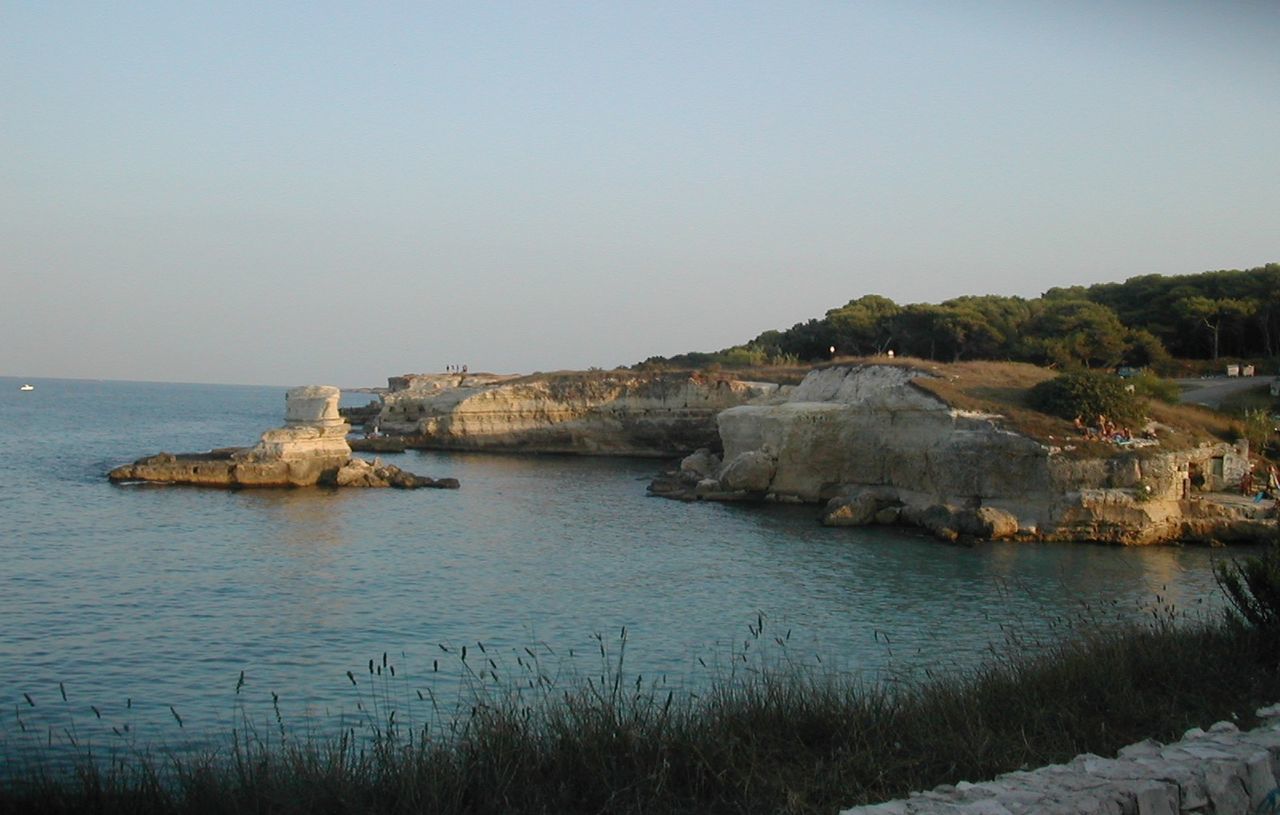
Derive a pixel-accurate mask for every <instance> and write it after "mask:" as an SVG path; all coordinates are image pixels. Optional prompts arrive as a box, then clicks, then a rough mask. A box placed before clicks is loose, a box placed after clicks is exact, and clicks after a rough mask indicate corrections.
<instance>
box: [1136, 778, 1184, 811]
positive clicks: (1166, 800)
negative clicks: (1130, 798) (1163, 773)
mask: <svg viewBox="0 0 1280 815" xmlns="http://www.w3.org/2000/svg"><path fill="white" fill-rule="evenodd" d="M1134 802H1135V803H1136V804H1137V805H1138V815H1178V787H1177V785H1176V784H1161V783H1160V782H1158V781H1153V782H1151V783H1148V784H1144V785H1142V786H1140V787H1139V788H1138V789H1136V790H1134Z"/></svg>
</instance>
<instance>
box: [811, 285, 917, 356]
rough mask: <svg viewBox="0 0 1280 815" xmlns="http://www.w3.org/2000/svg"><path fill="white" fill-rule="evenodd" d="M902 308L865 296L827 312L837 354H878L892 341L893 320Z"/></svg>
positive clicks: (885, 300)
mask: <svg viewBox="0 0 1280 815" xmlns="http://www.w3.org/2000/svg"><path fill="white" fill-rule="evenodd" d="M901 310H902V309H900V308H899V307H898V304H897V303H895V302H893V301H892V300H890V299H889V298H887V297H881V296H880V295H878V294H868V295H865V296H863V297H859V298H858V299H857V300H850V301H849V302H848V303H846V304H845V305H844V306H842V307H841V308H837V309H832V310H831V311H828V312H827V325H828V326H830V328H831V333H832V336H833V340H832V344H833V345H835V347H836V352H837V353H839V354H879V353H883V352H884V351H886V350H887V349H888V346H889V342H890V340H892V339H893V322H892V321H893V318H894V317H896V316H897V315H898V312H900V311H901Z"/></svg>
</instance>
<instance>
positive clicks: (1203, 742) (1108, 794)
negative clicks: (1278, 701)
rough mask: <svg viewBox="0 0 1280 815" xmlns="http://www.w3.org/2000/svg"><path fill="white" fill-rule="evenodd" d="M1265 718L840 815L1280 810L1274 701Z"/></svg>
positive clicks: (1151, 814)
mask: <svg viewBox="0 0 1280 815" xmlns="http://www.w3.org/2000/svg"><path fill="white" fill-rule="evenodd" d="M1258 716H1259V717H1262V718H1263V720H1264V722H1263V725H1262V726H1260V727H1258V728H1256V729H1254V730H1249V731H1241V730H1240V729H1239V728H1237V727H1236V726H1235V725H1234V724H1232V723H1230V722H1218V723H1217V724H1215V725H1214V726H1213V727H1211V728H1209V730H1208V732H1206V731H1204V730H1200V729H1199V728H1196V729H1194V730H1189V731H1187V733H1186V734H1185V735H1184V736H1183V738H1182V740H1181V741H1179V742H1176V743H1174V744H1169V745H1163V744H1160V743H1159V742H1156V741H1152V740H1150V739H1148V740H1146V741H1142V742H1139V743H1137V744H1131V745H1129V746H1128V747H1125V748H1122V749H1121V750H1120V752H1119V754H1118V755H1117V757H1116V758H1102V757H1101V756H1095V755H1092V754H1085V755H1082V756H1077V757H1076V758H1075V759H1073V760H1072V761H1070V762H1069V763H1067V764H1053V765H1050V766H1048V767H1041V768H1040V769H1038V770H1032V771H1027V772H1015V773H1008V774H1006V775H1002V776H1000V777H999V778H997V779H996V780H994V781H988V782H984V783H982V784H970V783H967V782H963V781H962V782H960V783H959V784H956V785H955V786H951V785H944V786H942V787H939V788H937V789H936V790H933V791H931V792H924V793H912V795H911V797H910V798H907V799H905V800H899V801H889V802H887V803H883V804H875V805H872V806H860V807H854V808H853V809H847V810H844V812H842V813H841V815H1024V814H1025V815H1032V814H1033V813H1035V814H1036V815H1178V813H1204V815H1209V813H1212V815H1247V813H1277V812H1280V788H1278V787H1277V784H1276V779H1277V777H1280V705H1272V706H1271V707H1269V708H1263V709H1262V710H1259V711H1258Z"/></svg>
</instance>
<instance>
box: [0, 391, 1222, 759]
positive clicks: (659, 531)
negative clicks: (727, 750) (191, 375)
mask: <svg viewBox="0 0 1280 815" xmlns="http://www.w3.org/2000/svg"><path fill="white" fill-rule="evenodd" d="M19 384H20V383H19V381H18V380H16V379H7V378H0V450H2V451H3V453H2V454H0V519H2V520H3V524H4V528H3V532H2V533H0V554H2V556H3V558H2V561H0V562H2V563H3V572H2V573H0V574H2V578H0V620H2V621H3V625H2V626H0V701H2V702H3V703H4V714H3V715H4V717H5V718H4V720H3V724H0V748H3V749H4V750H5V751H6V754H7V755H8V756H9V757H12V756H13V755H14V754H16V753H18V752H20V751H22V750H25V749H28V748H29V747H30V746H31V745H32V744H33V743H37V742H46V743H47V742H53V743H55V744H57V743H61V742H64V741H68V740H70V739H72V738H75V739H76V740H77V741H78V742H79V743H81V744H84V743H92V744H96V745H103V746H110V745H112V744H116V743H124V742H127V743H129V744H132V745H138V744H149V743H153V742H158V743H164V744H178V743H198V742H199V741H200V740H201V739H206V738H213V739H215V740H216V739H221V738H223V737H224V736H225V735H226V734H227V733H229V732H230V730H231V728H233V727H236V726H242V725H243V723H244V720H245V718H246V717H247V718H248V719H249V720H250V721H251V722H253V723H256V724H257V725H258V726H265V727H266V728H267V729H268V730H270V729H271V728H274V727H275V726H276V720H275V716H276V707H277V705H278V707H279V710H280V716H281V718H282V719H283V720H285V722H286V724H287V725H288V726H289V727H290V728H291V729H294V730H297V729H300V728H305V729H306V730H308V731H321V732H323V731H327V730H330V729H331V728H333V727H335V726H347V725H350V724H351V723H352V722H359V721H361V720H362V717H364V716H366V715H368V713H369V711H370V710H371V709H372V707H373V705H374V704H375V703H377V704H378V705H379V706H380V708H379V709H380V710H381V715H384V716H385V715H386V713H387V710H386V708H387V707H388V705H389V706H391V707H395V706H398V705H402V706H403V707H404V708H405V709H406V710H407V712H402V713H401V714H400V721H405V720H406V718H410V719H411V718H413V717H415V716H416V717H418V718H419V719H421V718H423V717H425V716H427V715H429V714H428V713H425V712H424V710H423V709H422V708H421V707H420V706H421V705H423V704H428V703H429V701H430V699H431V698H432V696H433V695H434V697H435V698H436V699H437V700H441V699H444V700H446V701H444V702H440V704H441V705H442V706H444V707H445V708H447V709H448V708H449V706H450V705H452V704H453V702H452V701H448V700H450V699H454V698H456V696H457V694H456V689H457V686H458V685H459V683H462V684H466V683H471V684H472V685H473V686H474V684H475V683H477V682H480V681H481V680H480V679H477V676H480V675H481V674H485V672H488V671H493V672H494V673H497V674H498V675H499V677H502V678H504V679H505V680H507V681H508V682H510V681H512V680H517V679H520V678H522V677H524V678H527V676H526V675H527V674H528V671H527V669H526V667H525V666H526V665H527V664H528V663H530V662H531V661H532V660H531V659H530V658H529V653H530V652H532V653H534V654H536V655H537V657H538V667H537V669H536V671H537V672H542V673H546V674H549V675H553V676H554V675H558V676H559V677H560V680H561V681H570V682H571V681H574V679H573V678H574V677H578V678H581V677H585V676H588V675H592V674H598V673H599V671H600V667H601V666H600V648H601V644H602V643H603V645H604V646H605V647H606V648H607V650H608V653H609V658H610V659H616V657H617V654H618V651H619V650H620V645H621V639H620V635H621V631H622V629H623V628H624V627H625V628H626V630H627V644H626V654H625V662H624V669H625V671H626V673H627V675H628V681H631V680H632V679H634V678H635V677H637V676H639V677H641V680H640V681H641V682H643V683H645V684H648V683H651V682H659V683H661V682H665V683H666V684H668V685H670V686H672V687H678V688H684V689H694V690H696V688H697V687H699V686H700V685H701V684H703V683H705V682H706V681H708V678H709V677H711V676H713V675H716V674H721V675H723V674H724V673H725V672H727V671H728V670H731V668H730V666H731V665H733V664H734V661H735V660H740V658H741V654H740V652H741V651H742V649H743V648H744V643H749V644H750V645H749V647H755V648H756V649H757V650H759V648H760V647H761V646H762V644H763V643H769V644H770V647H771V648H772V649H773V651H774V653H775V654H781V655H784V656H785V657H786V658H788V659H792V660H796V661H802V662H804V663H806V664H814V663H816V661H817V660H819V659H821V660H823V664H824V665H827V666H831V667H832V668H834V669H839V670H842V671H849V672H858V673H861V674H862V675H864V676H865V677H868V678H870V679H872V680H884V679H886V678H888V677H892V676H897V675H900V674H902V673H904V672H907V671H911V670H918V669H920V668H921V667H928V668H930V669H931V670H933V671H935V672H944V671H948V670H955V669H961V668H963V667H965V666H970V665H973V664H975V663H976V661H978V660H980V659H981V658H982V656H983V655H984V654H985V653H987V652H988V649H989V647H990V646H992V645H993V644H995V645H997V646H999V645H1001V644H1002V643H1004V642H1005V635H1006V632H1007V631H1009V630H1016V631H1018V632H1020V633H1022V634H1024V635H1031V636H1036V635H1044V636H1055V635H1056V632H1058V631H1060V630H1061V629H1060V626H1061V622H1062V620H1064V619H1069V618H1072V617H1073V616H1074V615H1076V614H1078V613H1079V612H1080V611H1081V609H1083V608H1086V607H1087V608H1089V609H1091V613H1098V614H1103V615H1105V616H1108V617H1117V616H1118V617H1122V618H1123V617H1137V616H1142V615H1145V614H1149V613H1151V609H1152V608H1153V606H1154V605H1155V603H1156V602H1157V599H1156V598H1157V595H1159V596H1160V598H1161V599H1162V600H1163V601H1166V602H1171V603H1173V604H1176V605H1177V606H1178V607H1181V608H1190V609H1195V608H1197V607H1198V608H1204V606H1205V604H1212V603H1215V602H1217V600H1216V599H1214V596H1215V589H1214V583H1213V578H1212V574H1211V553H1210V552H1209V551H1207V550H1204V549H1180V548H1149V549H1135V550H1123V549H1113V548H1102V547H1096V546H1088V545H1026V544H1023V545H1012V544H984V545H980V546H977V547H975V548H972V549H961V548H952V547H947V546H943V545H940V544H938V543H936V542H934V541H932V540H929V539H927V538H923V537H920V536H918V535H914V534H911V533H909V532H897V531H891V530H883V529H826V528H823V527H821V526H820V525H819V524H818V523H817V522H816V520H815V516H816V509H815V508H813V507H801V508H796V507H781V506H766V507H745V506H736V505H718V504H682V503H676V502H671V501H664V500H660V499H654V498H648V497H646V495H645V485H646V482H647V480H648V477H649V476H650V475H651V474H652V473H653V472H654V471H655V469H656V468H657V467H658V466H659V464H658V463H657V462H653V461H636V460H615V459H590V458H571V457H527V456H489V455H463V454H443V453H407V454H403V455H395V456H389V457H388V459H390V460H393V461H394V463H396V464H398V465H400V466H402V467H405V468H406V469H409V470H412V471H414V472H417V473H420V474H423V475H429V476H433V477H443V476H452V477H455V478H458V479H459V480H460V481H461V482H462V488H461V489H460V490H458V491H436V490H419V491H415V492H404V491H396V490H368V491H362V490H348V491H332V490H323V489H311V490H280V491H275V490H269V491H241V492H228V491H220V490H210V489H196V488H182V487H140V486H123V487H122V486H114V485H111V484H109V483H108V482H107V480H106V478H105V473H106V471H107V470H108V469H109V468H110V467H111V466H114V465H116V464H119V463H123V462H126V461H130V460H132V459H134V458H137V457H139V456H141V455H145V454H150V453H154V452H158V451H161V450H165V451H170V452H183V451H194V450H206V449H209V448H212V447H220V446H228V445H234V444H250V443H252V442H254V441H256V439H257V436H258V434H259V433H260V432H261V431H262V430H265V429H267V428H269V427H274V426H277V425H279V424H280V423H281V421H282V418H283V411H284V388H261V387H229V386H207V385H174V384H145V383H124V382H91V381H67V380H33V384H35V385H36V390H35V391H33V392H28V393H22V392H20V391H19V390H18V385H19ZM352 401H353V403H363V402H364V401H367V397H365V396H363V395H359V394H356V395H354V397H353V399H352ZM761 618H763V620H764V623H765V636H764V637H762V638H760V639H759V640H756V639H755V638H754V637H753V635H752V632H751V630H750V628H749V626H750V627H754V626H755V625H757V623H758V621H759V620H760V619H761ZM788 632H789V637H788ZM597 634H598V635H599V636H600V639H599V640H597V639H595V635H597ZM774 637H777V638H778V639H780V640H782V641H783V642H782V644H781V645H780V644H779V643H777V642H776V641H775V640H774ZM478 643H483V652H482V651H481V647H480V646H479V645H478ZM463 646H467V647H468V648H469V655H468V662H467V663H466V665H463V664H462V663H461V661H460V656H461V649H462V647H463ZM526 648H527V649H528V650H527V651H526V650H525V649H526ZM446 649H447V650H446ZM384 653H385V654H387V665H388V669H387V670H386V671H385V672H384V674H383V675H382V676H381V677H379V676H377V675H376V670H377V668H380V667H381V665H382V661H383V654H384ZM491 659H492V660H493V662H492V663H490V662H489V660H491ZM370 660H373V661H374V663H375V675H374V676H371V675H370V670H369V663H370ZM704 663H705V664H704ZM391 667H395V668H396V670H397V674H396V677H395V678H394V680H392V679H391V678H390V668H391ZM495 669H496V670H495ZM348 671H351V672H352V675H353V676H354V677H355V679H356V681H357V682H358V683H359V684H358V685H356V686H353V684H352V681H351V679H349V678H348V676H347V672H348ZM241 672H243V674H244V684H243V686H242V687H241V688H240V689H239V691H238V692H237V685H238V684H239V680H240V677H241ZM566 675H568V679H566V678H565V676H566ZM484 681H489V680H484ZM418 691H422V692H423V694H424V697H425V698H426V700H427V701H426V702H419V701H418V697H417V694H418ZM64 692H65V694H66V700H65V701H64V700H63V693H64ZM272 694H275V695H276V697H275V698H276V699H277V700H278V702H273V696H272ZM28 697H29V698H28ZM33 703H34V704H33ZM95 709H96V710H95ZM99 715H100V717H99ZM178 718H181V719H182V724H181V726H179V724H178V721H177V720H178ZM126 725H128V730H127V731H126V730H125V726H126Z"/></svg>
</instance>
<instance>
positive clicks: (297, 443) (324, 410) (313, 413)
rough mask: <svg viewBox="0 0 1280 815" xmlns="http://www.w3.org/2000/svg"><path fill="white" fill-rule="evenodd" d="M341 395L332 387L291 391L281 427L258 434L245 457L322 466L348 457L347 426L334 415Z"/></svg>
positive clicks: (320, 386)
mask: <svg viewBox="0 0 1280 815" xmlns="http://www.w3.org/2000/svg"><path fill="white" fill-rule="evenodd" d="M341 396H342V392H341V391H340V390H339V389H338V388H335V387H333V386H332V385H307V386H305V387H301V388H292V389H291V390H289V391H288V392H287V393H286V394H285V397H284V403H285V411H284V424H285V426H284V427H278V428H274V429H272V430H268V431H267V432H265V433H263V434H262V440H261V441H260V442H258V444H257V445H256V446H254V447H253V448H251V449H250V450H249V452H248V456H249V457H256V458H259V459H263V460H270V459H278V460H282V461H298V460H308V461H317V462H320V463H321V464H322V465H325V466H327V465H329V464H330V463H333V462H336V463H337V464H341V463H342V462H345V461H346V460H347V459H349V458H351V446H350V445H349V444H347V433H349V432H351V426H350V425H349V424H347V422H346V420H345V419H343V418H342V416H341V415H339V413H338V400H339V399H340V398H341Z"/></svg>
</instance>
